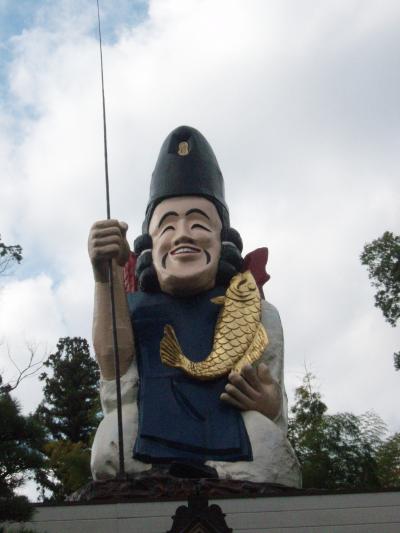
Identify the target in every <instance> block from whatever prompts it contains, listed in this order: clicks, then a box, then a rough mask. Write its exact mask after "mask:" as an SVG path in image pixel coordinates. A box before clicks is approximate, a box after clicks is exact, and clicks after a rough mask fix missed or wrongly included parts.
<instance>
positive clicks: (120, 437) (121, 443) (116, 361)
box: [96, 0, 125, 477]
mask: <svg viewBox="0 0 400 533" xmlns="http://www.w3.org/2000/svg"><path fill="white" fill-rule="evenodd" d="M96 2H97V21H98V28H99V47H100V70H101V95H102V102H103V136H104V167H105V178H106V204H107V220H110V218H111V209H110V183H109V179H108V151H107V123H106V99H105V95H104V73H103V46H102V39H101V23H100V7H99V0H96ZM108 279H109V286H110V299H111V318H112V332H113V347H114V367H115V383H116V389H117V420H118V451H119V473H118V477H124V476H125V459H124V434H123V428H122V401H121V371H120V364H119V350H118V336H117V320H116V313H115V291H114V278H113V266H112V259H110V260H109V263H108Z"/></svg>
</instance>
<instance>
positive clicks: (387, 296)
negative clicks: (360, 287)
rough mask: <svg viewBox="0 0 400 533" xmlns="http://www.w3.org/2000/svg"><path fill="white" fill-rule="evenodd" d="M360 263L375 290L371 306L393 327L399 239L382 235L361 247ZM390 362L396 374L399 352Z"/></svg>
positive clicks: (399, 283) (399, 309)
mask: <svg viewBox="0 0 400 533" xmlns="http://www.w3.org/2000/svg"><path fill="white" fill-rule="evenodd" d="M360 259H361V263H362V264H363V265H365V266H366V267H367V268H368V276H369V278H370V279H371V280H372V285H373V286H374V287H376V288H377V289H378V290H377V292H376V294H375V306H376V307H379V308H380V310H381V311H382V313H383V316H384V317H385V319H386V320H387V322H389V324H390V325H392V326H396V323H397V321H398V319H399V317H400V236H399V235H393V233H391V232H390V231H385V233H384V234H383V235H382V237H380V238H379V239H375V240H374V241H372V242H371V243H367V244H366V245H365V246H364V250H363V252H362V254H361V256H360ZM393 359H394V367H395V369H396V370H400V351H399V352H395V353H394V355H393Z"/></svg>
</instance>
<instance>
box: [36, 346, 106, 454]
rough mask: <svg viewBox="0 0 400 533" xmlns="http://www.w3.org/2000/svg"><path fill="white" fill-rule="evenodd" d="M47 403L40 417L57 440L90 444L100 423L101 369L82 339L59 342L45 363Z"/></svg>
mask: <svg viewBox="0 0 400 533" xmlns="http://www.w3.org/2000/svg"><path fill="white" fill-rule="evenodd" d="M43 365H44V366H45V367H47V368H48V369H51V373H49V372H46V371H45V372H43V373H42V374H41V375H40V376H39V379H40V380H41V381H44V388H43V393H44V400H43V401H42V402H41V404H40V405H39V407H38V409H37V415H38V416H39V418H40V420H41V421H42V423H43V424H44V426H45V427H46V428H47V430H48V432H49V434H50V435H51V437H52V438H53V439H55V440H61V439H67V440H70V441H71V442H80V441H81V442H84V443H86V444H87V443H88V442H89V440H90V436H91V434H92V433H93V431H94V430H95V429H96V427H97V426H98V423H99V419H98V411H99V398H98V389H99V370H98V367H97V363H96V362H95V361H94V359H92V357H91V356H90V353H89V345H88V343H87V341H86V340H85V339H82V338H80V337H65V338H62V339H60V340H59V342H58V344H57V351H56V352H55V353H53V354H51V355H50V356H49V357H48V359H47V361H45V362H44V363H43Z"/></svg>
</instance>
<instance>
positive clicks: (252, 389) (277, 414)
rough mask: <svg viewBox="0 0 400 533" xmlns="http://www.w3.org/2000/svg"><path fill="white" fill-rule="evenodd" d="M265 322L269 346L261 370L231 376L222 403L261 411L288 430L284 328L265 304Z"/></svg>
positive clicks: (248, 369)
mask: <svg viewBox="0 0 400 533" xmlns="http://www.w3.org/2000/svg"><path fill="white" fill-rule="evenodd" d="M262 322H263V325H264V327H265V329H266V331H267V335H268V339H269V343H268V346H267V348H266V350H265V351H264V353H263V355H262V357H261V360H260V362H259V364H258V366H256V367H252V366H251V365H247V366H245V367H244V368H243V369H242V372H241V373H240V374H238V373H237V372H231V374H230V375H229V376H228V384H227V385H226V387H225V392H224V393H223V394H222V395H221V399H222V400H224V401H226V402H228V403H230V404H231V405H234V406H235V407H237V408H238V409H241V410H243V411H250V410H254V411H258V412H260V413H261V414H263V415H264V416H267V417H268V418H270V419H271V420H273V421H274V422H276V423H279V425H282V426H285V424H286V422H285V420H286V415H285V412H286V410H287V404H286V393H285V390H284V383H283V332H282V325H281V321H280V317H279V313H278V311H277V310H276V308H275V307H274V306H273V305H271V304H269V303H267V302H265V301H263V302H262ZM282 429H284V427H282Z"/></svg>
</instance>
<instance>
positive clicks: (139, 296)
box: [128, 287, 252, 463]
mask: <svg viewBox="0 0 400 533" xmlns="http://www.w3.org/2000/svg"><path fill="white" fill-rule="evenodd" d="M222 294H224V288H223V287H216V288H214V289H212V290H211V291H207V292H205V293H202V294H199V295H196V296H191V297H189V298H178V297H173V296H169V295H167V294H164V293H145V292H136V293H131V294H129V295H128V305H129V311H130V316H131V320H132V325H133V330H134V334H135V344H136V354H137V361H138V369H139V396H138V408H139V427H138V435H137V439H136V442H135V445H134V457H135V458H137V459H140V460H142V461H145V462H151V463H155V462H168V461H174V460H194V461H201V462H204V461H207V460H220V461H240V460H247V461H249V460H252V452H251V445H250V442H249V438H248V435H247V432H246V428H245V426H244V423H243V419H242V416H241V414H240V411H239V410H237V409H236V408H234V407H231V406H230V405H228V404H226V403H224V402H223V401H221V400H220V398H219V397H220V395H221V393H222V392H223V391H224V387H225V385H226V383H227V378H226V376H225V377H222V378H219V379H215V380H210V381H199V380H196V379H193V378H191V377H189V376H187V375H186V374H185V373H184V372H183V371H182V370H180V369H177V368H170V367H167V366H165V365H163V364H162V362H161V359H160V341H161V339H162V337H163V332H164V326H165V325H166V324H171V325H172V326H173V328H174V330H175V333H176V336H177V338H178V340H179V343H180V345H181V348H182V351H183V353H184V354H185V355H186V357H188V358H189V359H191V360H192V361H202V360H203V359H206V358H207V356H208V354H209V353H210V352H211V350H212V344H213V338H214V329H215V325H216V321H217V318H218V313H219V310H220V306H218V305H215V304H213V303H211V302H210V298H212V297H214V296H219V295H222Z"/></svg>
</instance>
